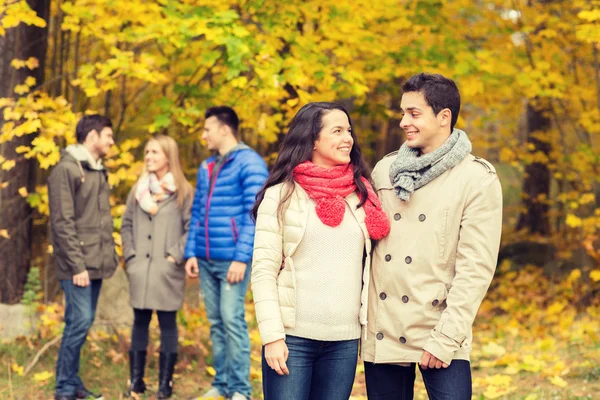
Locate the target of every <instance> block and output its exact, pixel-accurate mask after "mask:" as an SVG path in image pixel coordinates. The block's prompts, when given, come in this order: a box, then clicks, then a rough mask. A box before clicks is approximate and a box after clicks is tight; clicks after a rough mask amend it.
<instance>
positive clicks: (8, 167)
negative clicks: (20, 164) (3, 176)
mask: <svg viewBox="0 0 600 400" xmlns="http://www.w3.org/2000/svg"><path fill="white" fill-rule="evenodd" d="M15 165H17V163H16V162H15V160H6V161H4V163H2V169H3V170H5V171H10V170H11V169H13V167H14V166H15Z"/></svg>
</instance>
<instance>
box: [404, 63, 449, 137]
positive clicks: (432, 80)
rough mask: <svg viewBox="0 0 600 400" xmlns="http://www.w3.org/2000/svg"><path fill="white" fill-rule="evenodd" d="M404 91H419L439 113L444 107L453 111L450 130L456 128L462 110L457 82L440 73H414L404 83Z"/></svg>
mask: <svg viewBox="0 0 600 400" xmlns="http://www.w3.org/2000/svg"><path fill="white" fill-rule="evenodd" d="M402 92H403V93H406V92H419V93H422V94H423V97H425V101H426V102H427V104H429V106H430V107H431V108H432V109H433V113H434V114H435V115H438V114H439V113H440V111H442V110H443V109H444V108H448V109H449V110H450V111H452V122H451V124H450V131H452V130H453V129H454V125H455V124H456V120H458V113H459V112H460V93H459V91H458V87H457V86H456V83H454V81H453V80H452V79H448V78H446V77H444V76H443V75H440V74H427V73H420V74H417V75H413V76H411V77H410V79H409V80H407V81H406V82H405V83H404V85H402Z"/></svg>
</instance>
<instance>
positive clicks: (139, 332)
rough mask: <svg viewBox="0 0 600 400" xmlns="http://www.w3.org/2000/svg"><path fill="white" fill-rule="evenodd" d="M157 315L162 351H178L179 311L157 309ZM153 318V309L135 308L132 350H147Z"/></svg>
mask: <svg viewBox="0 0 600 400" xmlns="http://www.w3.org/2000/svg"><path fill="white" fill-rule="evenodd" d="M156 315H158V325H159V326H160V351H162V352H163V353H177V338H178V335H177V311H157V312H156ZM151 319H152V310H140V309H139V308H134V309H133V329H132V330H131V350H132V351H146V348H147V347H148V327H149V326H150V320H151Z"/></svg>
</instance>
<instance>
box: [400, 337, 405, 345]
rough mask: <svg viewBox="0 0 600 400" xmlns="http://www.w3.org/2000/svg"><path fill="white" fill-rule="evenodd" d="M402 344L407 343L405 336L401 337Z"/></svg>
mask: <svg viewBox="0 0 600 400" xmlns="http://www.w3.org/2000/svg"><path fill="white" fill-rule="evenodd" d="M400 343H402V344H404V343H406V338H405V337H404V336H400Z"/></svg>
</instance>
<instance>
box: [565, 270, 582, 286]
mask: <svg viewBox="0 0 600 400" xmlns="http://www.w3.org/2000/svg"><path fill="white" fill-rule="evenodd" d="M579 278H581V270H580V269H579V268H575V269H574V270H573V271H571V273H570V274H569V277H568V278H567V282H569V283H573V282H575V281H577V280H579Z"/></svg>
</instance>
